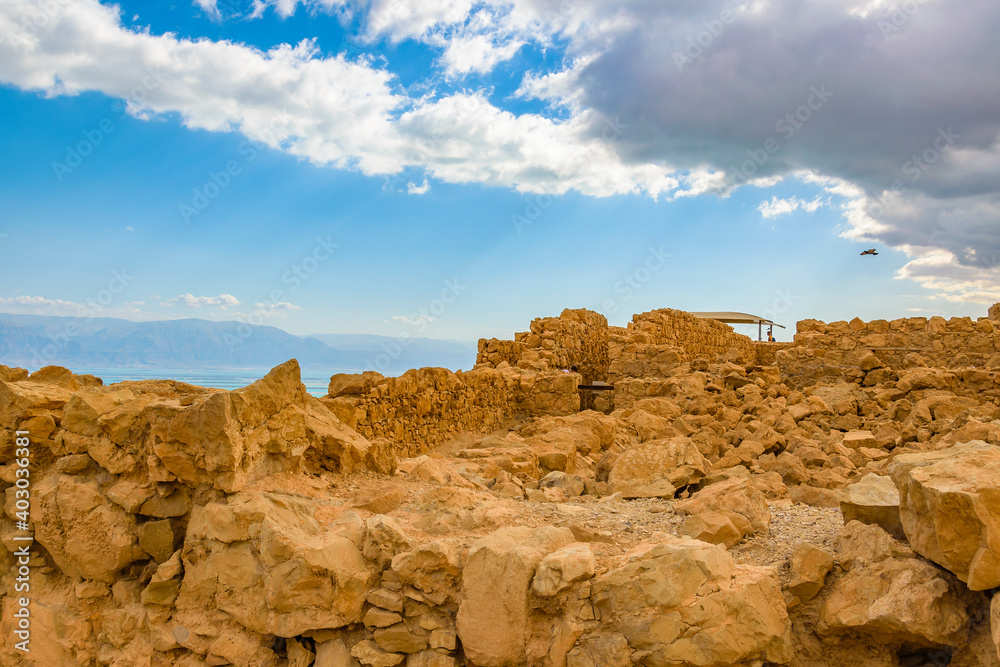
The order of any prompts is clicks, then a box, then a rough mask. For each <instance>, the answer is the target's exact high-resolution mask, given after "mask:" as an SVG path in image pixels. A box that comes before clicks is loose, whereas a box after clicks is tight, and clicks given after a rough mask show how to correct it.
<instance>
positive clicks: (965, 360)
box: [775, 317, 1000, 384]
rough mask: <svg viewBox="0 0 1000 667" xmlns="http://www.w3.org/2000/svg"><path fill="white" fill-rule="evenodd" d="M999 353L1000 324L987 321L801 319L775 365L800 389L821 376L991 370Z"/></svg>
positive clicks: (997, 362) (999, 360) (999, 359)
mask: <svg viewBox="0 0 1000 667" xmlns="http://www.w3.org/2000/svg"><path fill="white" fill-rule="evenodd" d="M998 353H1000V322H997V321H995V320H991V319H989V318H985V317H981V318H979V319H978V320H973V319H972V318H970V317H953V318H951V319H950V320H945V319H944V318H943V317H931V318H929V319H928V318H926V317H910V318H900V319H896V320H891V321H889V320H872V321H870V322H864V321H862V320H861V319H859V318H855V319H853V320H851V321H850V322H845V321H839V322H830V323H825V322H820V321H818V320H802V321H801V322H799V323H798V325H797V329H796V334H795V339H794V343H793V344H792V345H790V346H788V347H786V348H785V349H781V350H779V351H778V352H777V353H776V354H775V363H777V365H778V366H779V367H780V368H781V371H782V374H783V375H785V376H787V377H788V378H789V380H790V381H791V382H792V383H793V384H795V383H798V384H801V383H803V382H813V381H816V380H817V379H819V378H822V377H843V378H845V379H850V380H861V379H862V378H864V377H866V375H867V374H868V373H870V372H872V371H877V370H879V369H902V368H910V367H919V366H940V367H945V368H967V367H977V368H983V367H994V366H997V365H1000V354H998ZM879 372H883V373H884V372H888V370H884V371H879Z"/></svg>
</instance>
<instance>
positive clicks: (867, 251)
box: [861, 248, 878, 255]
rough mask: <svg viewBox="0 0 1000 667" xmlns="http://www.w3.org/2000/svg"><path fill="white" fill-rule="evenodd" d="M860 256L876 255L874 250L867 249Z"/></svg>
mask: <svg viewBox="0 0 1000 667" xmlns="http://www.w3.org/2000/svg"><path fill="white" fill-rule="evenodd" d="M861 254H862V255H877V254H878V253H877V252H876V251H875V248H868V250H865V251H864V252H862V253H861Z"/></svg>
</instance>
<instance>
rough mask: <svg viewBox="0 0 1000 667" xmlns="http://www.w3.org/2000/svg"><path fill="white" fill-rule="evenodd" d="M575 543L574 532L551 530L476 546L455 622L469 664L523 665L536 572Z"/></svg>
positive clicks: (511, 533)
mask: <svg viewBox="0 0 1000 667" xmlns="http://www.w3.org/2000/svg"><path fill="white" fill-rule="evenodd" d="M573 542H574V539H573V533H572V531H570V529H569V528H554V527H552V526H544V527H542V528H539V529H535V530H532V529H530V528H502V529H500V530H498V531H496V532H494V533H491V534H490V535H487V536H486V537H483V538H481V539H479V540H477V541H476V543H475V544H474V545H473V546H472V550H471V552H470V553H469V560H468V562H467V563H466V566H465V569H464V571H463V573H462V601H461V604H460V606H459V608H458V615H457V617H456V628H457V629H458V637H459V639H461V640H462V646H463V648H464V650H465V655H466V657H467V658H468V659H469V660H470V662H472V663H473V664H476V665H482V667H506V666H508V665H511V666H513V665H520V664H523V663H524V656H525V646H526V642H527V635H528V598H529V595H528V592H529V588H530V587H531V583H532V579H533V578H534V576H535V569H536V567H537V566H538V564H539V563H540V562H541V561H542V559H543V558H545V556H546V555H548V554H549V553H551V552H553V551H556V550H558V549H560V548H562V547H565V546H568V545H570V544H572V543H573ZM571 572H572V576H578V575H579V573H577V572H575V570H574V569H571ZM579 576H582V575H579ZM544 578H545V579H546V580H549V581H550V580H551V579H552V577H551V576H545V577H544Z"/></svg>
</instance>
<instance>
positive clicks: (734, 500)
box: [674, 477, 771, 535]
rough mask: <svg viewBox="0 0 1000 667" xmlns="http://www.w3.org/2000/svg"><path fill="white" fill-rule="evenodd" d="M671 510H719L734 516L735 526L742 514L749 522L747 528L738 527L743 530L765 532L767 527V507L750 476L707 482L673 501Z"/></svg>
mask: <svg viewBox="0 0 1000 667" xmlns="http://www.w3.org/2000/svg"><path fill="white" fill-rule="evenodd" d="M674 511H676V512H677V513H678V514H682V515H684V514H690V515H694V516H697V515H701V514H706V513H709V512H719V513H722V514H725V515H727V516H729V517H730V519H735V523H736V524H737V528H740V525H739V524H741V523H743V522H742V521H740V519H739V518H738V517H742V519H744V520H745V521H746V522H747V523H749V528H750V530H749V531H747V530H746V529H745V526H744V527H743V530H742V532H743V533H744V534H748V533H749V532H753V533H763V534H765V535H766V534H767V533H768V531H769V530H770V528H771V510H770V508H769V507H768V506H767V498H766V497H765V496H764V494H763V493H761V492H760V491H759V490H758V489H757V487H756V486H754V485H753V482H752V481H751V480H749V479H746V478H744V477H731V478H730V479H727V480H724V481H722V482H717V483H715V484H709V485H708V486H706V487H705V488H704V489H702V490H701V491H699V492H698V493H696V494H694V495H693V496H691V497H690V498H688V499H687V500H682V501H680V502H679V503H677V504H676V505H674ZM732 515H737V516H736V517H733V516H732Z"/></svg>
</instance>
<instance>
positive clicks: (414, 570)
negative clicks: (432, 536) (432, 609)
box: [392, 537, 469, 604]
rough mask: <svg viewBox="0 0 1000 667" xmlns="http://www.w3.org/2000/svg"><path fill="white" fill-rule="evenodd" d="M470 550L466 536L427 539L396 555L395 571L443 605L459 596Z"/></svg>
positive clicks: (428, 596)
mask: <svg viewBox="0 0 1000 667" xmlns="http://www.w3.org/2000/svg"><path fill="white" fill-rule="evenodd" d="M468 551H469V549H468V544H467V542H466V540H465V539H463V538H455V537H446V538H442V539H439V540H434V541H433V542H424V543H423V544H421V545H419V546H417V547H416V548H415V549H412V550H409V551H405V552H403V553H398V554H396V555H395V556H394V557H393V559H392V570H393V572H394V573H395V574H396V576H397V577H399V579H400V581H402V582H403V583H404V584H408V585H410V586H413V587H414V588H415V589H417V590H418V591H419V592H420V593H422V594H423V595H424V597H426V598H428V599H429V600H431V601H432V602H434V603H435V604H442V603H444V602H445V601H447V600H449V599H450V600H455V599H457V597H458V590H459V585H460V584H459V581H460V579H461V576H462V568H463V566H464V565H465V561H466V560H467V559H468Z"/></svg>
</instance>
